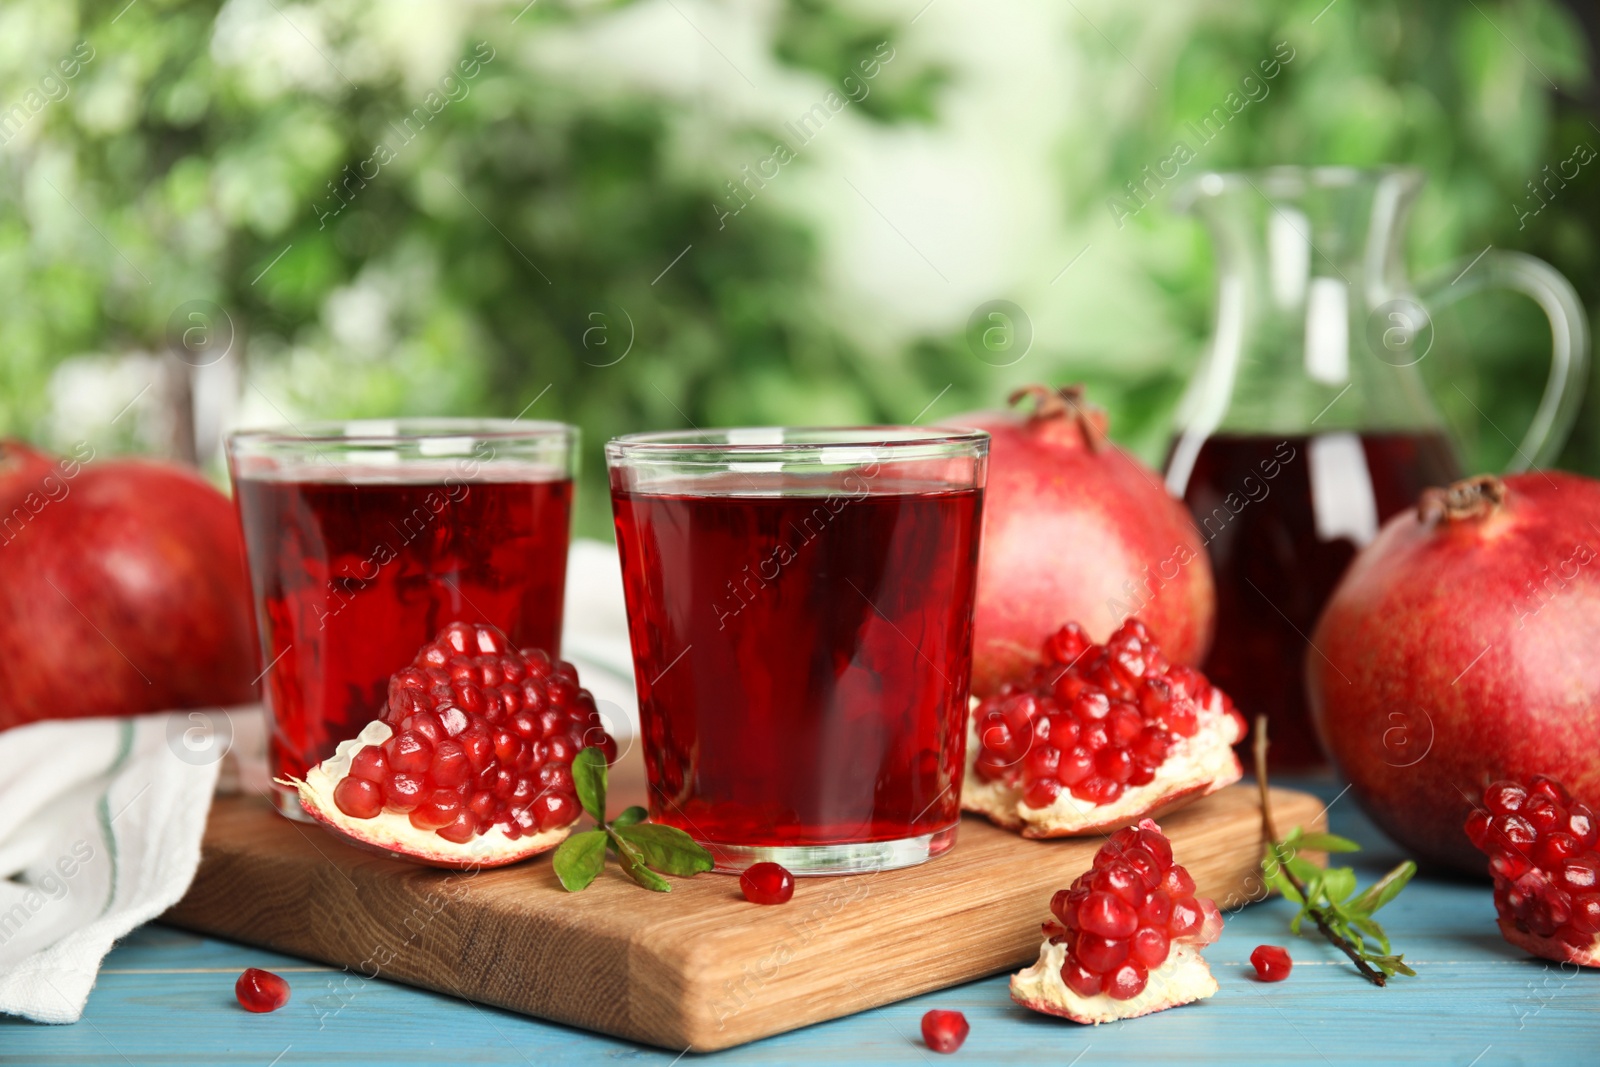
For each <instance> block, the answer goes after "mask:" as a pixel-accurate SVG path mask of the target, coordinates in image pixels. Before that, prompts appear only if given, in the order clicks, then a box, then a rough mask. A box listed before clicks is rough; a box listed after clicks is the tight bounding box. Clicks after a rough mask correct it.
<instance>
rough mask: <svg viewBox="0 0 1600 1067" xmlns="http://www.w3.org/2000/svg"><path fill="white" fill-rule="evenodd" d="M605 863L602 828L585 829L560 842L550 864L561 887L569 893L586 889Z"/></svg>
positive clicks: (604, 842) (604, 841)
mask: <svg viewBox="0 0 1600 1067" xmlns="http://www.w3.org/2000/svg"><path fill="white" fill-rule="evenodd" d="M605 863H606V835H605V831H603V830H586V831H585V832H583V833H581V834H573V835H572V836H571V837H569V838H567V839H566V840H565V841H563V842H561V847H560V848H558V849H556V854H555V856H554V857H552V859H551V865H552V866H553V867H555V869H556V877H557V878H559V879H561V885H562V888H564V889H565V890H566V891H567V892H569V893H576V892H577V891H578V890H580V889H587V888H588V886H589V883H590V882H592V881H594V880H595V877H596V876H597V875H599V873H600V868H602V867H604V866H605Z"/></svg>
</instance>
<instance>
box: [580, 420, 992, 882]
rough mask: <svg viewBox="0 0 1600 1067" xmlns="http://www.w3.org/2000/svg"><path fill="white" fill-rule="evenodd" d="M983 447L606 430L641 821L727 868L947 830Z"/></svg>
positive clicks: (953, 435)
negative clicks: (688, 838) (671, 829)
mask: <svg viewBox="0 0 1600 1067" xmlns="http://www.w3.org/2000/svg"><path fill="white" fill-rule="evenodd" d="M988 451H989V438H988V435H987V434H986V433H983V432H982V431H978V430H945V429H937V428H931V429H929V428H915V427H902V426H872V427H859V428H842V429H789V428H767V429H735V430H711V431H697V432H689V433H653V434H634V435H630V436H626V437H620V438H617V439H615V440H613V441H611V442H610V443H609V444H608V445H607V446H606V462H607V466H608V468H609V472H610V479H611V500H612V508H613V513H614V516H615V521H616V531H617V546H618V549H619V551H620V554H621V561H622V575H623V586H624V591H625V594H626V598H627V608H628V627H629V636H630V638H631V640H632V644H633V656H634V664H635V675H636V678H635V681H636V685H637V687H638V693H639V709H640V718H641V725H642V728H643V747H644V755H645V763H646V771H647V775H648V779H649V794H650V814H651V817H652V818H653V819H656V820H658V821H661V822H664V823H667V824H670V825H673V826H677V827H679V828H681V829H683V830H684V831H686V832H687V833H689V834H690V835H692V836H693V837H695V838H696V839H697V840H699V841H700V842H701V843H703V844H704V845H705V846H706V847H707V848H709V849H710V850H711V852H712V854H713V856H714V857H715V858H716V861H717V866H718V869H720V870H727V871H735V870H742V869H744V868H745V867H747V866H749V865H750V864H751V863H753V862H757V861H761V860H771V861H775V862H778V863H781V864H783V865H784V866H785V867H787V868H789V869H790V870H791V871H793V872H794V873H796V874H835V873H844V872H850V871H866V870H887V869H890V868H895V867H903V866H909V865H911V864H915V863H921V862H923V861H924V860H927V859H930V858H932V857H934V856H937V855H939V854H940V853H942V852H944V851H946V850H947V849H949V848H950V847H951V845H953V844H954V842H955V835H956V826H957V823H958V821H959V816H960V797H961V776H962V771H963V769H964V765H965V764H964V761H965V745H966V717H967V696H968V687H969V681H970V676H971V671H972V612H973V597H974V590H975V585H976V573H977V564H978V543H979V534H980V530H981V527H982V509H983V487H984V481H985V475H986V470H987V464H988Z"/></svg>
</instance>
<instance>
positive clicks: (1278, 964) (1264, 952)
mask: <svg viewBox="0 0 1600 1067" xmlns="http://www.w3.org/2000/svg"><path fill="white" fill-rule="evenodd" d="M1250 962H1251V963H1253V964H1254V965H1255V968H1256V978H1258V979H1260V980H1261V981H1263V982H1281V981H1283V980H1284V979H1285V978H1287V977H1289V971H1290V970H1291V969H1292V968H1293V967H1294V960H1292V959H1290V958H1289V950H1288V949H1286V948H1280V947H1278V946H1277V945H1257V946H1256V950H1255V951H1254V952H1252V953H1250Z"/></svg>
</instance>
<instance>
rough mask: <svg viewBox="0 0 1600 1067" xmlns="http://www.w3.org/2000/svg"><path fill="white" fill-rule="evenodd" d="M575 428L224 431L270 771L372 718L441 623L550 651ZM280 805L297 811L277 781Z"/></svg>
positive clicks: (320, 751) (289, 769)
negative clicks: (485, 627)
mask: <svg viewBox="0 0 1600 1067" xmlns="http://www.w3.org/2000/svg"><path fill="white" fill-rule="evenodd" d="M576 445H577V430H576V429H574V428H573V427H571V426H567V425H564V424H561V423H551V422H523V421H512V420H494V419H410V420H375V421H358V422H345V423H327V424H318V425H312V426H306V427H297V428H295V429H294V430H293V431H259V432H244V433H238V434H235V435H233V436H232V437H231V438H230V439H229V441H228V460H229V467H230V469H231V472H232V475H233V485H234V494H235V497H236V499H237V502H238V507H239V518H240V521H241V523H242V525H243V529H244V540H245V548H246V552H247V554H248V556H249V564H250V579H251V583H252V585H253V587H254V592H255V601H256V624H257V629H258V632H259V636H260V640H261V654H262V663H263V664H264V665H265V666H266V672H265V675H264V679H265V699H266V705H267V710H268V713H269V719H270V722H271V737H270V744H269V762H270V769H271V771H272V775H273V777H274V778H282V777H288V776H293V777H297V778H303V777H305V774H306V771H307V769H309V768H310V767H311V766H313V765H315V764H316V763H318V762H320V761H321V760H323V759H325V758H327V757H328V756H330V755H332V754H333V750H334V748H335V747H336V746H337V745H338V744H339V742H341V741H344V740H347V739H349V738H351V737H354V736H355V735H356V734H357V733H358V732H359V731H360V730H361V728H362V726H364V725H366V723H367V722H369V721H371V720H372V719H374V718H376V717H377V716H378V714H379V713H380V712H381V710H382V708H383V704H384V701H385V700H386V699H387V691H388V680H389V676H390V675H391V674H393V673H394V672H395V671H398V670H400V669H401V668H403V667H405V666H407V665H408V664H409V663H410V662H411V660H412V658H413V657H414V656H415V655H416V652H417V649H418V648H419V647H421V646H422V645H423V644H424V643H425V642H427V641H429V640H431V639H432V638H433V637H434V636H435V635H436V634H437V633H438V632H439V630H440V629H442V628H443V627H444V626H445V625H446V624H448V623H451V622H454V621H457V620H460V621H465V622H486V623H492V624H493V625H495V626H498V627H499V628H500V629H501V630H503V631H505V633H506V635H507V636H508V637H509V638H510V640H511V643H512V645H513V646H516V647H524V648H540V649H544V650H545V651H547V652H549V653H550V655H551V657H552V658H557V657H559V655H560V647H561V609H562V596H563V593H564V590H565V582H566V570H567V541H568V538H569V536H570V529H571V513H572V479H573V474H574V462H575V458H576V454H577V448H576ZM273 799H274V801H275V803H276V804H277V805H278V808H279V810H280V811H283V812H284V813H285V814H288V815H291V816H299V815H300V814H301V813H300V810H299V805H298V802H297V801H296V799H295V796H294V794H293V792H291V791H289V790H286V789H283V788H281V787H280V788H278V789H277V790H276V792H275V793H274V797H273Z"/></svg>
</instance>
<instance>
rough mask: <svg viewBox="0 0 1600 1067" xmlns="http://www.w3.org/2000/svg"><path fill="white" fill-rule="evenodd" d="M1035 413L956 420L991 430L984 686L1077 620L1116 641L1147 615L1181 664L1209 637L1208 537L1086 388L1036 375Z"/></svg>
mask: <svg viewBox="0 0 1600 1067" xmlns="http://www.w3.org/2000/svg"><path fill="white" fill-rule="evenodd" d="M1027 397H1032V398H1033V400H1034V409H1033V412H1032V413H1031V414H1030V415H1028V416H1027V417H1026V418H1022V417H1018V416H1016V415H1012V414H1008V413H994V412H981V413H978V414H975V415H968V416H963V417H959V418H956V419H953V420H951V421H952V422H954V423H957V424H961V425H968V426H976V427H978V428H980V429H984V430H987V431H989V435H990V437H991V441H990V445H989V485H988V489H987V490H986V491H985V501H984V509H983V554H982V557H981V558H980V559H979V562H978V600H977V610H976V616H975V618H974V636H973V640H974V644H973V660H972V692H973V694H974V695H975V696H978V697H986V696H988V695H990V694H991V693H993V692H995V691H996V690H997V689H999V688H1000V686H1001V685H1002V684H1004V683H1006V682H1010V681H1017V680H1019V679H1021V678H1023V677H1024V676H1026V675H1027V674H1028V672H1029V671H1030V670H1031V669H1032V668H1033V667H1034V666H1035V665H1036V664H1037V663H1038V661H1039V635H1040V634H1047V633H1053V632H1054V631H1055V629H1056V628H1057V627H1058V626H1060V625H1061V620H1062V619H1076V620H1078V622H1079V623H1080V624H1082V625H1083V626H1084V628H1085V629H1086V631H1087V633H1088V636H1089V639H1090V640H1092V641H1097V642H1104V641H1105V640H1106V638H1108V637H1110V636H1111V633H1112V631H1114V630H1115V629H1116V628H1117V627H1118V626H1120V625H1121V624H1122V622H1123V620H1124V619H1126V618H1127V617H1128V616H1130V615H1134V614H1137V615H1138V616H1139V617H1140V618H1141V619H1143V620H1144V621H1145V623H1146V625H1148V626H1149V627H1150V629H1151V631H1152V632H1153V633H1154V634H1155V636H1156V638H1157V640H1159V641H1160V642H1161V646H1162V648H1164V649H1165V650H1166V652H1167V655H1168V657H1169V658H1170V659H1172V660H1173V661H1174V662H1176V663H1181V664H1184V665H1186V666H1191V667H1192V666H1197V665H1198V664H1199V663H1200V661H1201V660H1202V659H1204V658H1205V654H1206V649H1207V648H1208V647H1209V646H1210V644H1211V629H1212V625H1213V618H1214V615H1215V613H1216V595H1215V592H1214V590H1213V588H1212V583H1211V564H1210V562H1209V561H1208V560H1207V558H1206V552H1205V545H1204V543H1203V542H1202V541H1201V539H1200V535H1199V532H1198V531H1197V530H1196V529H1195V526H1194V522H1193V520H1191V519H1190V517H1189V513H1188V511H1187V510H1185V508H1184V506H1183V504H1182V503H1180V502H1179V501H1177V500H1175V499H1173V497H1172V496H1171V495H1169V494H1168V492H1167V489H1166V486H1165V485H1164V484H1163V482H1162V481H1161V479H1160V478H1159V477H1158V476H1157V475H1156V474H1155V473H1154V472H1153V471H1151V470H1149V469H1148V468H1146V467H1145V466H1144V465H1143V464H1141V463H1140V462H1139V461H1138V460H1136V459H1134V458H1133V457H1131V456H1129V455H1128V454H1127V453H1125V452H1123V451H1122V450H1121V449H1119V448H1117V447H1116V446H1115V445H1113V444H1112V443H1111V442H1110V441H1109V440H1108V439H1107V438H1106V419H1105V413H1104V412H1102V411H1099V410H1098V409H1094V408H1090V407H1088V406H1086V405H1085V404H1084V402H1083V389H1082V387H1081V386H1067V387H1064V388H1060V389H1051V388H1049V387H1047V386H1043V385H1031V386H1028V387H1026V388H1024V389H1020V390H1018V391H1017V392H1016V393H1014V394H1013V395H1012V397H1011V402H1012V403H1013V404H1016V403H1018V402H1019V401H1021V400H1023V399H1024V398H1027Z"/></svg>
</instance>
